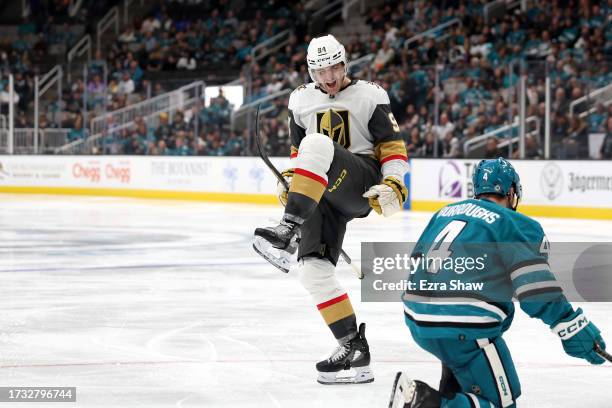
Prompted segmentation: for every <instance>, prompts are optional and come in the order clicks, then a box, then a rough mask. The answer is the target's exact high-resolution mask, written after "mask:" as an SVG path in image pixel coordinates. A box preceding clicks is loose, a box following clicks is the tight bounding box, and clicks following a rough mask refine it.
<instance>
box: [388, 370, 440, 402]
mask: <svg viewBox="0 0 612 408" xmlns="http://www.w3.org/2000/svg"><path fill="white" fill-rule="evenodd" d="M440 404H441V400H440V393H439V392H438V391H436V390H434V389H433V388H431V387H430V386H429V385H427V384H425V383H424V382H422V381H418V380H410V379H409V378H408V377H407V376H406V374H404V373H402V372H399V373H397V374H396V375H395V381H394V382H393V389H392V390H391V399H390V400H389V408H439V407H440Z"/></svg>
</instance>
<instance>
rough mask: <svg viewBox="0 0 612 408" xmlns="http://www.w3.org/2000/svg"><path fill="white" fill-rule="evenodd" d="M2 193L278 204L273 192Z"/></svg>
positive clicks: (5, 189)
mask: <svg viewBox="0 0 612 408" xmlns="http://www.w3.org/2000/svg"><path fill="white" fill-rule="evenodd" d="M0 193H13V194H60V195H82V196H108V197H132V198H153V199H162V200H190V201H215V202H224V203H248V204H277V205H278V198H277V197H276V196H275V195H273V194H243V193H209V192H197V191H165V190H129V189H123V188H79V187H21V186H0Z"/></svg>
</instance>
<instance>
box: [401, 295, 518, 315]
mask: <svg viewBox="0 0 612 408" xmlns="http://www.w3.org/2000/svg"><path fill="white" fill-rule="evenodd" d="M417 299H418V300H417ZM437 299H441V298H428V297H425V296H418V295H410V294H407V293H406V294H404V297H403V300H407V301H410V302H419V303H430V304H433V305H446V306H453V305H457V306H462V305H467V306H474V307H479V308H481V309H484V310H487V311H489V312H491V313H495V314H496V315H498V316H499V318H500V319H501V320H505V319H506V317H508V315H507V314H506V313H505V312H504V311H503V310H502V309H500V308H499V307H497V306H494V305H492V304H490V303H487V302H482V301H475V300H474V299H470V298H443V299H444V301H440V300H437Z"/></svg>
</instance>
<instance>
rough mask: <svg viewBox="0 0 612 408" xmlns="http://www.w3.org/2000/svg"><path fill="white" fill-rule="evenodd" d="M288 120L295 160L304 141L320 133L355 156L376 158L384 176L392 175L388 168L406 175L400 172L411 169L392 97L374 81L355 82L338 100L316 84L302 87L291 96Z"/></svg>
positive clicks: (341, 92)
mask: <svg viewBox="0 0 612 408" xmlns="http://www.w3.org/2000/svg"><path fill="white" fill-rule="evenodd" d="M288 120H289V132H290V136H291V142H292V147H291V156H292V157H295V156H297V153H298V148H299V145H300V142H301V140H302V138H303V137H304V136H305V135H307V134H310V133H315V132H316V133H322V134H324V135H327V136H329V137H331V138H332V140H334V142H336V143H338V144H340V145H341V146H343V147H345V148H346V149H348V150H349V151H350V152H352V153H355V154H360V155H369V156H372V157H376V158H377V159H378V160H379V162H380V163H381V165H383V174H385V173H388V172H386V171H385V167H387V168H389V169H390V168H391V167H393V168H395V170H394V171H392V172H391V173H393V174H398V173H401V174H402V175H403V172H401V169H399V170H397V169H398V168H400V167H401V168H405V167H407V165H406V160H407V155H406V145H405V143H404V141H403V139H402V137H401V135H400V129H399V126H398V124H397V122H396V120H395V118H394V117H393V113H392V112H391V107H390V102H389V96H388V95H387V92H386V91H385V90H384V89H383V88H382V87H381V86H380V85H377V84H375V83H373V82H368V81H361V80H353V81H351V83H350V84H349V85H348V86H346V87H345V88H344V89H342V90H341V91H340V92H338V93H337V94H336V95H335V96H334V97H330V96H329V95H328V94H327V93H326V92H324V91H323V90H322V89H320V88H319V87H317V86H316V84H315V83H309V84H306V85H301V86H299V87H298V88H296V89H295V90H294V91H293V92H292V93H291V96H290V97H289V119H288ZM396 161H397V162H396ZM391 162H394V163H391ZM400 162H401V163H400ZM386 163H388V164H386ZM391 173H390V174H391Z"/></svg>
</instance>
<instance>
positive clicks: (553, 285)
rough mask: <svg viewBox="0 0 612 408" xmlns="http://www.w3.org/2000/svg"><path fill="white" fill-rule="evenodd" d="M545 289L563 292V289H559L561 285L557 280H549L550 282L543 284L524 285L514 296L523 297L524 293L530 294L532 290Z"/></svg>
mask: <svg viewBox="0 0 612 408" xmlns="http://www.w3.org/2000/svg"><path fill="white" fill-rule="evenodd" d="M544 288H559V290H561V288H560V287H559V283H558V282H557V281H556V280H549V281H543V282H534V283H528V284H527V285H523V286H521V287H519V288H517V289H516V291H515V292H514V295H515V296H517V297H518V296H520V295H522V294H523V293H525V292H528V291H530V290H535V289H544Z"/></svg>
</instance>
